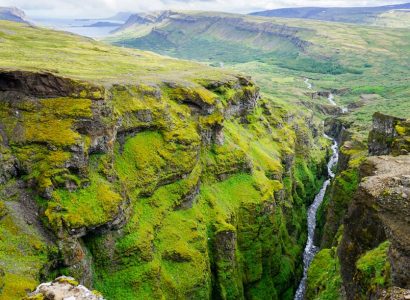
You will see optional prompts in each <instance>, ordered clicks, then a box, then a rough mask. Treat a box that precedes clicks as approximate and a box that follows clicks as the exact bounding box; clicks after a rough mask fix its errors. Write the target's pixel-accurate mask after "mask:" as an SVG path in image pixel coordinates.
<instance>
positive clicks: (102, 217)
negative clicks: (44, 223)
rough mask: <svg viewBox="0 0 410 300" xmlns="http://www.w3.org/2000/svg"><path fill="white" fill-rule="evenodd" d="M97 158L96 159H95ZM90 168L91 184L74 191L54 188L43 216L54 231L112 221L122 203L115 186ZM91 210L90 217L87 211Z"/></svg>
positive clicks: (122, 200) (93, 225)
mask: <svg viewBox="0 0 410 300" xmlns="http://www.w3.org/2000/svg"><path fill="white" fill-rule="evenodd" d="M97 159H98V158H97ZM96 171H97V170H95V169H93V168H91V170H90V173H89V179H90V185H89V186H87V187H85V188H80V189H77V190H75V191H72V192H70V191H67V190H65V189H57V190H55V191H54V193H53V196H52V199H51V200H50V201H48V202H47V207H46V211H45V215H46V217H47V219H48V222H49V223H50V225H51V226H52V227H53V228H54V229H56V230H57V229H58V228H61V226H62V225H63V222H64V224H65V226H68V227H69V228H80V227H83V226H86V227H95V226H98V225H102V224H105V223H107V222H109V221H112V220H113V219H114V218H115V217H116V215H117V214H118V212H119V209H120V205H121V203H122V202H124V201H125V200H124V199H123V198H122V197H121V195H120V194H119V193H118V192H117V191H116V188H115V186H113V185H112V184H111V183H110V182H108V181H107V180H106V179H105V178H103V177H102V176H101V175H99V174H98V173H97V172H96ZM90 210H92V212H93V213H92V214H90V213H89V211H90Z"/></svg>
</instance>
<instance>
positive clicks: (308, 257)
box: [295, 134, 339, 300]
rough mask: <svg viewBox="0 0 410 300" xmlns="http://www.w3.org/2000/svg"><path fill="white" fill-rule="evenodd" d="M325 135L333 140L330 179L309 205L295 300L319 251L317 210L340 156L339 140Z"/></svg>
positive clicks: (301, 298)
mask: <svg viewBox="0 0 410 300" xmlns="http://www.w3.org/2000/svg"><path fill="white" fill-rule="evenodd" d="M325 137H326V138H328V139H330V140H332V141H333V145H332V151H333V155H332V157H331V158H330V160H329V162H328V163H327V172H328V179H327V180H326V181H325V182H324V183H323V186H322V188H321V189H320V191H319V193H318V194H317V195H316V197H315V200H314V201H313V203H312V205H311V206H310V207H309V210H308V240H307V242H306V247H305V251H304V253H303V277H302V280H301V281H300V284H299V287H298V289H297V291H296V294H295V300H303V299H304V295H305V291H306V280H307V272H308V269H309V266H310V263H311V262H312V260H313V258H314V257H315V255H316V253H317V252H318V250H319V248H318V247H317V246H315V244H314V234H315V228H316V212H317V210H318V208H319V206H320V204H321V203H322V201H323V198H324V196H325V193H326V189H327V187H328V186H329V184H330V181H331V179H332V178H333V177H334V176H335V174H334V173H333V171H332V168H333V167H334V166H335V165H336V164H337V161H338V158H339V150H338V144H337V142H336V141H335V140H334V139H332V138H331V137H329V136H327V135H326V134H325Z"/></svg>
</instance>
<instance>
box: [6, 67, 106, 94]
mask: <svg viewBox="0 0 410 300" xmlns="http://www.w3.org/2000/svg"><path fill="white" fill-rule="evenodd" d="M0 91H2V92H5V91H12V92H13V91H14V92H18V93H24V94H25V95H29V96H36V97H47V98H51V97H70V96H75V95H77V96H80V97H82V98H89V99H95V100H98V99H103V98H104V89H103V88H102V87H97V86H93V85H91V84H85V83H80V82H78V81H75V80H72V79H68V78H64V77H58V76H56V75H54V74H51V73H35V72H28V71H0Z"/></svg>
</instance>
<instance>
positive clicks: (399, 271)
mask: <svg viewBox="0 0 410 300" xmlns="http://www.w3.org/2000/svg"><path fill="white" fill-rule="evenodd" d="M361 177H363V178H364V179H363V180H362V183H361V184H360V186H359V189H358V191H357V192H356V194H355V196H354V199H353V202H352V204H351V205H350V207H349V212H348V215H347V217H346V219H345V222H344V226H345V227H344V235H343V239H342V242H341V245H340V248H339V256H340V263H341V274H342V278H343V285H344V288H345V291H346V296H347V298H348V299H356V297H358V295H363V296H364V295H367V296H366V297H374V296H377V297H379V296H380V295H381V293H382V291H383V290H384V289H385V288H388V287H389V286H390V285H391V286H396V287H400V288H405V289H409V288H410V272H409V270H410V255H409V253H410V238H409V237H410V219H409V216H410V184H409V183H410V182H409V180H410V156H397V157H395V158H393V157H391V156H377V157H371V158H368V159H367V161H366V162H365V163H363V164H362V166H361ZM386 240H388V241H389V243H390V247H387V248H388V252H387V254H386V250H382V247H381V246H380V245H381V244H382V243H383V242H384V241H386ZM376 248H377V249H379V250H377V251H376V250H373V249H376ZM387 248H386V249H387ZM368 251H373V252H372V255H370V254H369V255H368V257H369V258H370V257H373V258H376V257H382V258H381V264H380V265H379V267H378V268H379V270H378V269H377V267H375V268H376V269H373V271H370V272H374V273H370V274H369V273H366V272H365V271H364V270H363V269H364V268H365V267H368V266H367V265H366V263H370V262H369V261H368V260H367V259H366V256H365V255H366V253H367V252H368ZM378 253H380V254H378ZM383 257H385V258H384V261H383ZM369 268H370V267H369ZM363 272H364V273H363ZM377 272H379V273H378V274H377ZM377 276H379V277H380V278H381V279H382V281H380V280H379V281H372V279H371V278H372V277H373V279H374V278H375V277H377Z"/></svg>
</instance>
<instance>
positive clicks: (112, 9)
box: [0, 0, 403, 18]
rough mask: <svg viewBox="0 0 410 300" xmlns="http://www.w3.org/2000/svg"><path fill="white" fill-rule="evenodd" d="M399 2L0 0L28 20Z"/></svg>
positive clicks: (308, 0)
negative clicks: (34, 18) (31, 18)
mask: <svg viewBox="0 0 410 300" xmlns="http://www.w3.org/2000/svg"><path fill="white" fill-rule="evenodd" d="M400 2H403V1H400V0H331V1H330V0H0V6H16V7H19V8H21V9H23V10H25V11H26V13H27V15H28V16H31V17H56V18H61V17H69V18H71V17H78V18H81V17H108V16H111V15H113V14H115V13H116V12H118V11H132V12H141V11H152V10H161V9H174V10H213V11H228V12H240V13H247V12H252V11H257V10H265V9H274V8H280V7H293V6H377V5H385V4H393V3H400Z"/></svg>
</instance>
